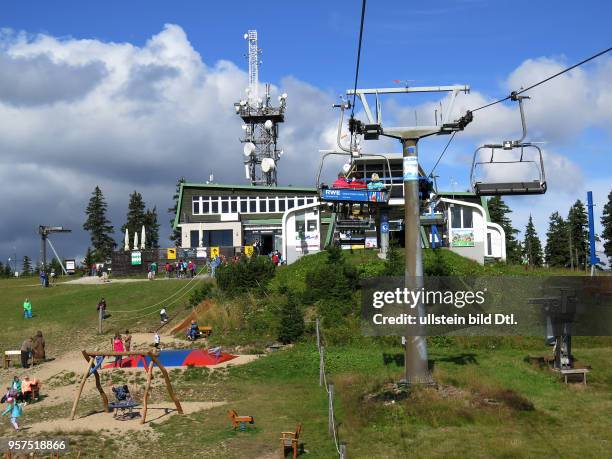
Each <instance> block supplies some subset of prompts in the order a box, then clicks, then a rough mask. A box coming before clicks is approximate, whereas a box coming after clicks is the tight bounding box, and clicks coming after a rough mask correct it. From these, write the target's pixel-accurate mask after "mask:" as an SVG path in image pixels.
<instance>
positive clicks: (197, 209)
mask: <svg viewBox="0 0 612 459" xmlns="http://www.w3.org/2000/svg"><path fill="white" fill-rule="evenodd" d="M199 213H200V198H197V199H196V197H195V196H194V198H193V214H194V215H198V214H199Z"/></svg>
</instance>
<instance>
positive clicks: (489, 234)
mask: <svg viewBox="0 0 612 459" xmlns="http://www.w3.org/2000/svg"><path fill="white" fill-rule="evenodd" d="M492 245H493V244H492V242H491V233H487V255H489V256H491V255H493V247H492Z"/></svg>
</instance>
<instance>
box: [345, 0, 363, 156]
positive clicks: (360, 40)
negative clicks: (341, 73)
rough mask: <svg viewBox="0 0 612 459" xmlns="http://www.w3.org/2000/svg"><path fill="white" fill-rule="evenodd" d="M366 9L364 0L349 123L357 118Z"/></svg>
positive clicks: (351, 144) (351, 145)
mask: <svg viewBox="0 0 612 459" xmlns="http://www.w3.org/2000/svg"><path fill="white" fill-rule="evenodd" d="M365 10H366V0H363V1H362V3H361V21H360V23H359V43H358V45H357V64H356V66H355V85H354V88H353V89H354V90H353V103H352V105H351V117H350V121H349V125H350V123H351V122H352V121H353V120H354V118H355V101H356V97H357V81H358V80H359V64H360V62H361V43H362V41H363V22H364V19H365ZM349 148H350V150H351V151H352V150H353V131H352V130H351V141H350V144H349Z"/></svg>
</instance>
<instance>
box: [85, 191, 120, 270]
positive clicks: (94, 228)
mask: <svg viewBox="0 0 612 459" xmlns="http://www.w3.org/2000/svg"><path fill="white" fill-rule="evenodd" d="M106 209H107V206H106V201H105V200H104V195H103V194H102V190H100V187H98V186H96V188H95V189H94V191H93V192H92V194H91V198H90V199H89V204H88V205H87V209H85V214H86V215H87V220H86V221H85V223H84V224H83V229H84V230H85V231H88V232H89V237H90V239H91V245H92V246H93V248H94V257H95V259H96V260H97V261H106V260H107V259H108V258H110V256H111V253H112V251H113V250H114V249H115V247H116V246H117V243H116V242H115V240H114V239H113V237H112V234H113V233H114V231H115V230H114V228H113V226H112V225H111V224H110V223H111V222H110V220H108V218H106Z"/></svg>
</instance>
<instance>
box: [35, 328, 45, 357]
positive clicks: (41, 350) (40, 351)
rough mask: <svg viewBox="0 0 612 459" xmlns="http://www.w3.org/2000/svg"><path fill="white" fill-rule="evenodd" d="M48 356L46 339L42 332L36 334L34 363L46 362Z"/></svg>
mask: <svg viewBox="0 0 612 459" xmlns="http://www.w3.org/2000/svg"><path fill="white" fill-rule="evenodd" d="M46 358H47V356H46V355H45V339H44V338H43V334H42V332H41V331H40V330H38V331H37V332H36V335H34V338H32V363H34V361H35V360H36V361H37V362H44V361H45V359H46Z"/></svg>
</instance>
